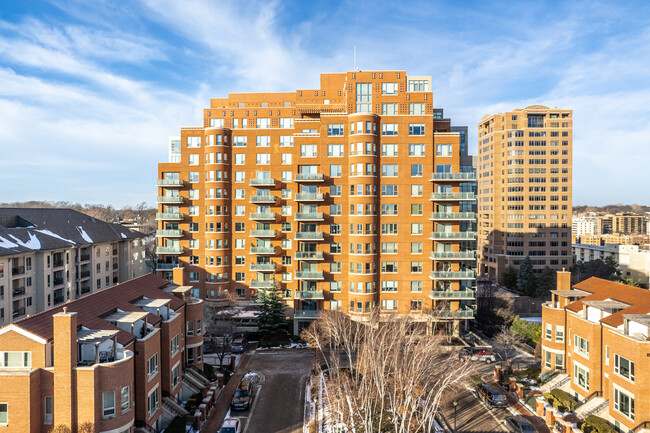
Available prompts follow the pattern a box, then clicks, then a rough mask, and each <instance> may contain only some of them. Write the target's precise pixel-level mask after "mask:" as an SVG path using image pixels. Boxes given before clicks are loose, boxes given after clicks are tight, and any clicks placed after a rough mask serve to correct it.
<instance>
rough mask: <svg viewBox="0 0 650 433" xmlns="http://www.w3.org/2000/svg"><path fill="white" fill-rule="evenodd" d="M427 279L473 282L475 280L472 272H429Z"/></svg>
mask: <svg viewBox="0 0 650 433" xmlns="http://www.w3.org/2000/svg"><path fill="white" fill-rule="evenodd" d="M429 278H431V279H432V280H473V279H475V278H476V274H475V273H474V271H431V273H430V274H429Z"/></svg>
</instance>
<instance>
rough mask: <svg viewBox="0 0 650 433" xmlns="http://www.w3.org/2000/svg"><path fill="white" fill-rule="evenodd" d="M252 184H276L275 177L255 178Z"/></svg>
mask: <svg viewBox="0 0 650 433" xmlns="http://www.w3.org/2000/svg"><path fill="white" fill-rule="evenodd" d="M250 186H275V179H272V178H263V179H258V178H253V179H251V181H250Z"/></svg>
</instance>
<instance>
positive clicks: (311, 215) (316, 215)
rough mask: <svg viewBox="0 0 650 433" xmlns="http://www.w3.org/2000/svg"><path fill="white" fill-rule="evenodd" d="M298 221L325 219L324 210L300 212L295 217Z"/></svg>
mask: <svg viewBox="0 0 650 433" xmlns="http://www.w3.org/2000/svg"><path fill="white" fill-rule="evenodd" d="M294 220H296V221H323V213H322V212H298V213H297V214H296V216H295V218H294Z"/></svg>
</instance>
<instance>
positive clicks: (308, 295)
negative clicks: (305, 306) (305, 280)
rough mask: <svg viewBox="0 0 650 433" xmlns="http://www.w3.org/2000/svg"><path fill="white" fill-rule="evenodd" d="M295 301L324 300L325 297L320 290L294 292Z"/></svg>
mask: <svg viewBox="0 0 650 433" xmlns="http://www.w3.org/2000/svg"><path fill="white" fill-rule="evenodd" d="M296 299H325V296H324V295H323V292H322V291H320V290H319V291H314V290H296ZM303 311H305V310H303Z"/></svg>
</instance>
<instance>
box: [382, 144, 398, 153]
mask: <svg viewBox="0 0 650 433" xmlns="http://www.w3.org/2000/svg"><path fill="white" fill-rule="evenodd" d="M381 155H382V156H397V144H382V145H381Z"/></svg>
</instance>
